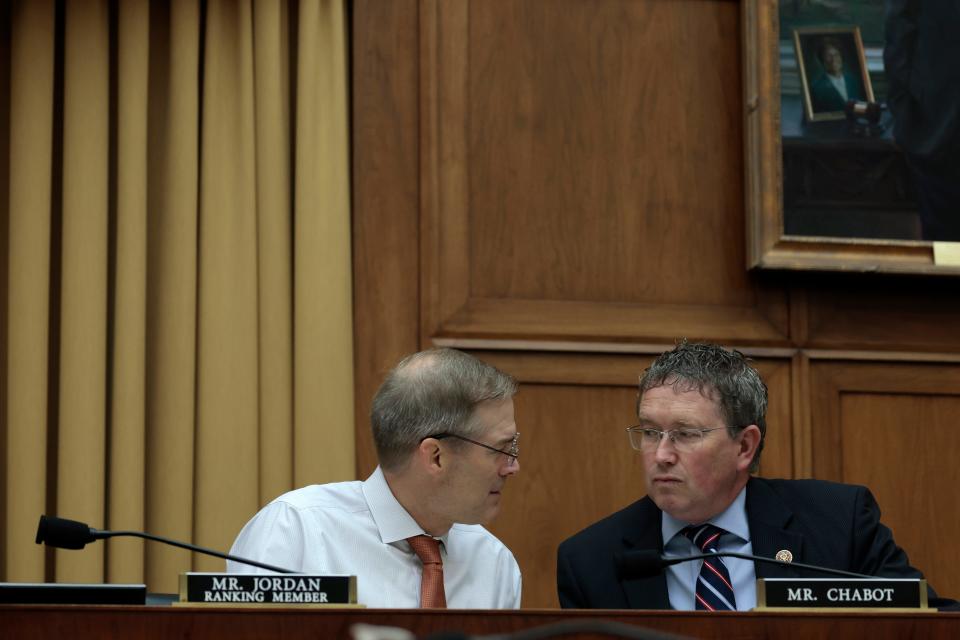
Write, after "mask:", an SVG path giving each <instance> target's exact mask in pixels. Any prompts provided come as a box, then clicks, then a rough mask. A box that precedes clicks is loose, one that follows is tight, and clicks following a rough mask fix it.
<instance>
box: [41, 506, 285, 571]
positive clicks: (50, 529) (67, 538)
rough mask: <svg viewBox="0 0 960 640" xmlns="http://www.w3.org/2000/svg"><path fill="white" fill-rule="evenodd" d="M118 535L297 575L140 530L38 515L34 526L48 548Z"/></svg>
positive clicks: (81, 545)
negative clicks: (109, 528) (98, 527)
mask: <svg viewBox="0 0 960 640" xmlns="http://www.w3.org/2000/svg"><path fill="white" fill-rule="evenodd" d="M118 536H133V537H135V538H143V539H145V540H154V541H156V542H162V543H163V544H169V545H171V546H174V547H180V548H181V549H187V550H188V551H196V552H197V553H203V554H205V555H208V556H214V557H217V558H223V559H224V560H233V561H234V562H239V563H241V564H247V565H250V566H253V567H259V568H261V569H267V570H268V571H275V572H277V573H297V572H296V571H291V570H290V569H283V568H281V567H275V566H273V565H270V564H267V563H265V562H258V561H256V560H248V559H247V558H241V557H239V556H233V555H230V554H228V553H222V552H220V551H214V550H213V549H207V548H205V547H200V546H197V545H195V544H190V543H188V542H180V541H179V540H171V539H170V538H164V537H162V536H155V535H153V534H151V533H143V532H142V531H106V530H101V529H94V528H93V527H90V526H88V525H86V524H84V523H83V522H77V521H76V520H67V519H66V518H58V517H56V516H40V524H39V525H38V526H37V540H36V542H37V544H45V545H47V546H49V547H57V548H59V549H83V548H84V547H85V546H87V544H89V543H91V542H94V541H95V540H103V539H106V538H115V537H118Z"/></svg>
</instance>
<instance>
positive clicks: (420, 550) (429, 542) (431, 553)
mask: <svg viewBox="0 0 960 640" xmlns="http://www.w3.org/2000/svg"><path fill="white" fill-rule="evenodd" d="M407 542H409V543H410V548H411V549H413V552H414V553H415V554H417V557H418V558H420V562H422V563H423V564H443V560H442V559H441V558H440V541H439V540H437V539H436V538H431V537H430V536H423V535H420V536H413V537H412V538H407Z"/></svg>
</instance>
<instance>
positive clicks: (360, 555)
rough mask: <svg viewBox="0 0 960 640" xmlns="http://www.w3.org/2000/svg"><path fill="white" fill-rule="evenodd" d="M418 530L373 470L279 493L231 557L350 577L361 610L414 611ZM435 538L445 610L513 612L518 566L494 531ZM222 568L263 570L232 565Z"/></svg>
mask: <svg viewBox="0 0 960 640" xmlns="http://www.w3.org/2000/svg"><path fill="white" fill-rule="evenodd" d="M424 533H425V532H424V531H423V529H422V528H420V526H419V525H418V524H417V523H416V521H414V519H413V517H411V516H410V514H409V513H407V511H406V509H404V508H403V507H402V506H401V505H400V503H399V502H397V499H396V498H395V497H394V496H393V493H392V492H391V491H390V487H389V486H388V485H387V481H386V479H385V478H384V477H383V472H382V471H381V469H380V467H377V469H376V470H375V471H374V472H373V474H372V475H371V476H370V477H369V478H367V479H366V480H365V481H364V482H360V481H353V482H337V483H333V484H324V485H311V486H309V487H304V488H302V489H297V490H295V491H291V492H289V493H285V494H284V495H282V496H280V497H279V498H277V499H276V500H274V501H273V502H271V503H270V504H268V505H267V506H266V507H264V508H263V509H261V510H260V512H259V513H257V515H255V516H254V517H253V519H252V520H250V522H248V523H247V524H246V525H245V526H244V527H243V530H241V531H240V535H239V536H237V539H236V541H235V542H234V543H233V548H232V549H231V550H230V553H231V554H232V555H238V556H241V557H244V558H249V559H251V560H258V561H260V562H265V563H267V564H272V565H275V566H278V567H283V568H285V569H291V570H293V571H299V572H302V573H312V574H321V575H355V576H357V600H358V601H359V603H360V604H364V605H366V606H368V607H382V608H408V607H418V606H420V575H421V572H422V568H423V566H422V564H421V563H420V560H419V559H418V558H417V556H416V554H414V552H413V550H412V549H411V548H410V545H409V543H407V541H406V539H407V538H409V537H411V536H415V535H421V534H424ZM439 540H440V542H441V545H440V553H441V555H442V557H443V584H444V591H445V592H446V598H447V606H448V607H449V608H451V609H516V608H519V607H520V585H521V580H520V568H519V566H517V561H516V560H515V559H514V557H513V554H512V553H510V550H509V549H507V548H506V547H505V546H504V545H503V543H502V542H500V541H499V540H498V539H497V538H496V537H494V535H493V534H491V533H490V532H489V531H487V530H486V529H484V528H483V527H481V526H480V525H465V524H454V525H453V527H451V528H450V531H448V532H447V534H446V535H445V536H443V537H441V538H439ZM227 571H228V572H231V573H270V572H269V571H266V570H265V569H259V568H257V567H252V566H249V565H245V564H241V563H237V562H232V561H228V562H227Z"/></svg>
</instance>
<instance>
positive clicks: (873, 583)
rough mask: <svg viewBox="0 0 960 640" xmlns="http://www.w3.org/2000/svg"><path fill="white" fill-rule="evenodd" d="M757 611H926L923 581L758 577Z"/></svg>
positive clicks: (924, 584)
mask: <svg viewBox="0 0 960 640" xmlns="http://www.w3.org/2000/svg"><path fill="white" fill-rule="evenodd" d="M757 609H900V610H902V609H911V610H913V609H927V581H926V580H904V579H887V578H877V579H874V580H867V579H863V580H860V579H846V578H760V579H758V580H757Z"/></svg>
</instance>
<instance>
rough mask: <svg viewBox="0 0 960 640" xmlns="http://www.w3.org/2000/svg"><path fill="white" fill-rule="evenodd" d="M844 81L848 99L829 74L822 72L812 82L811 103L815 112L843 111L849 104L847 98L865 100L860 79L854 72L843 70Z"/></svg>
mask: <svg viewBox="0 0 960 640" xmlns="http://www.w3.org/2000/svg"><path fill="white" fill-rule="evenodd" d="M843 83H844V84H845V85H846V86H847V98H846V100H845V99H844V98H843V96H841V95H840V92H839V91H837V88H836V87H834V86H833V84H832V83H831V82H830V79H829V78H828V77H827V74H825V73H821V74H820V75H819V76H817V77H816V79H815V80H814V81H813V82H812V83H811V84H810V103H811V105H812V106H813V111H814V113H821V112H824V111H843V110H844V109H845V108H846V106H847V100H863V99H864V97H863V93H862V92H861V91H860V81H859V80H857V79H856V78H855V77H854V75H853V74H852V73H850V72H849V71H847V70H846V69H844V70H843Z"/></svg>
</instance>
